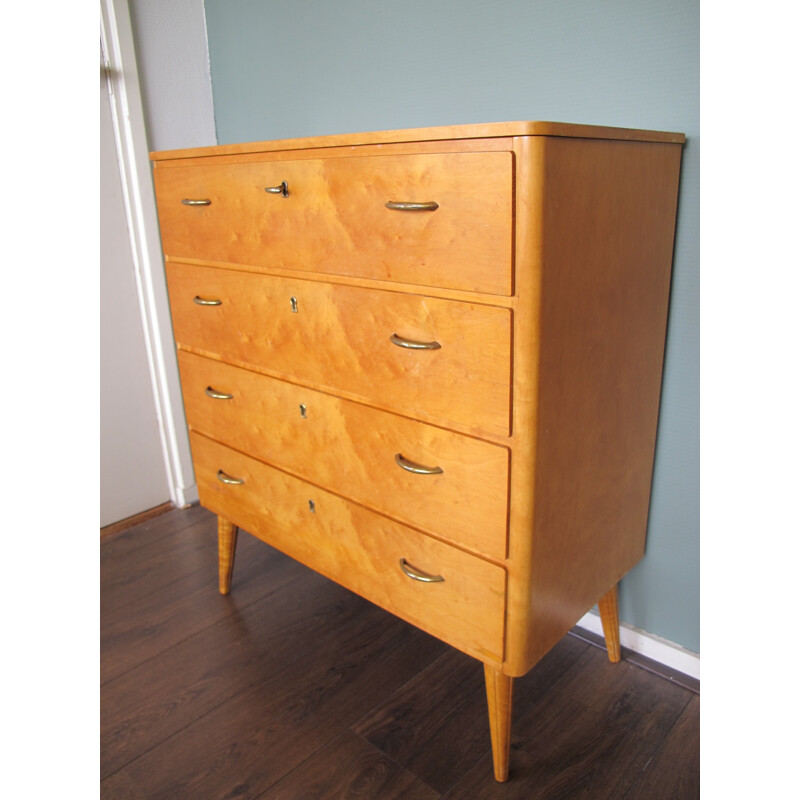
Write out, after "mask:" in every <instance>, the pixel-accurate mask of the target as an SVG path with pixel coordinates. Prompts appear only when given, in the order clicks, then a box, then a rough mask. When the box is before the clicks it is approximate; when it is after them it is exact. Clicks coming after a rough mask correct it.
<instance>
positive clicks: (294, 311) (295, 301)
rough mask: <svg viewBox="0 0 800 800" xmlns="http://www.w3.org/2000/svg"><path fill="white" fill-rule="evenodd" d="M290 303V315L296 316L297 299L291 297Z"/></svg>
mask: <svg viewBox="0 0 800 800" xmlns="http://www.w3.org/2000/svg"><path fill="white" fill-rule="evenodd" d="M291 303H292V313H294V314H296V313H297V298H296V297H293V298H292V299H291Z"/></svg>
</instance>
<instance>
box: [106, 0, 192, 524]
mask: <svg viewBox="0 0 800 800" xmlns="http://www.w3.org/2000/svg"><path fill="white" fill-rule="evenodd" d="M100 9H101V25H100V42H101V46H102V49H103V58H104V60H105V65H104V66H105V69H106V73H107V75H108V82H109V86H110V87H111V114H112V118H113V126H114V136H115V138H116V144H117V154H118V157H119V167H120V177H121V180H122V193H123V202H124V204H125V213H126V215H127V219H128V231H129V233H130V240H131V242H130V244H131V252H132V254H133V263H134V272H135V277H136V288H137V293H138V300H139V309H140V312H141V315H142V328H143V330H144V338H145V347H146V350H147V361H148V365H149V368H150V378H151V382H152V389H153V397H154V400H155V407H156V413H157V415H158V427H159V432H160V436H161V447H162V452H163V456H164V465H165V468H166V472H167V483H168V485H169V492H170V499H171V500H172V502H173V504H174V505H176V506H178V507H179V508H182V507H184V506H186V505H189V504H190V503H193V502H196V501H197V487H196V485H195V479H194V472H193V470H192V461H191V452H190V450H189V436H188V433H187V429H186V418H185V416H184V411H183V404H182V401H181V392H180V378H179V375H178V362H177V358H176V356H175V346H174V343H173V337H172V326H171V323H170V314H169V302H168V296H167V284H166V278H165V275H164V262H163V258H162V255H161V246H160V238H159V229H158V216H157V214H156V202H155V192H154V190H153V182H152V176H151V171H150V170H151V168H150V159H149V154H148V148H147V135H146V132H145V124H144V109H143V106H142V98H141V90H140V87H139V74H138V71H137V67H136V53H135V50H134V45H133V31H132V28H131V21H130V12H129V9H128V4H127V0H101V2H100Z"/></svg>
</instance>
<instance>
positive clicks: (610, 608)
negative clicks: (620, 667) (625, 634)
mask: <svg viewBox="0 0 800 800" xmlns="http://www.w3.org/2000/svg"><path fill="white" fill-rule="evenodd" d="M597 607H598V609H599V610H600V621H601V622H602V623H603V635H604V636H605V638H606V650H608V660H609V661H610V662H611V663H612V664H616V663H617V662H618V661H619V660H620V652H619V605H618V603H617V584H616V583H615V584H614V586H613V587H612V588H611V591H610V592H608V594H606V595H603V597H601V598H600V600H598V602H597Z"/></svg>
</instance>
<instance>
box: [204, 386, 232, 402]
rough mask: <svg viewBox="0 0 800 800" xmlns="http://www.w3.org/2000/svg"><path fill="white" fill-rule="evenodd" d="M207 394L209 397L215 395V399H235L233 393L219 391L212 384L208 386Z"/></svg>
mask: <svg viewBox="0 0 800 800" xmlns="http://www.w3.org/2000/svg"><path fill="white" fill-rule="evenodd" d="M206 394H207V395H208V396H209V397H213V398H214V399H215V400H233V395H232V394H226V393H225V392H217V391H215V390H214V389H212V388H211V387H210V386H206Z"/></svg>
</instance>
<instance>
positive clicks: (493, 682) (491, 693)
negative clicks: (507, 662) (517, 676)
mask: <svg viewBox="0 0 800 800" xmlns="http://www.w3.org/2000/svg"><path fill="white" fill-rule="evenodd" d="M483 671H484V675H485V676H486V699H487V700H488V703H489V730H490V732H491V736H492V758H493V760H494V777H495V780H496V781H499V782H500V783H504V782H505V781H507V780H508V758H509V749H510V747H511V694H512V688H513V681H514V679H513V678H510V677H509V676H508V675H504V674H503V673H502V672H498V671H497V670H496V669H494V668H493V667H490V666H489V665H488V664H484V665H483Z"/></svg>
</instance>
